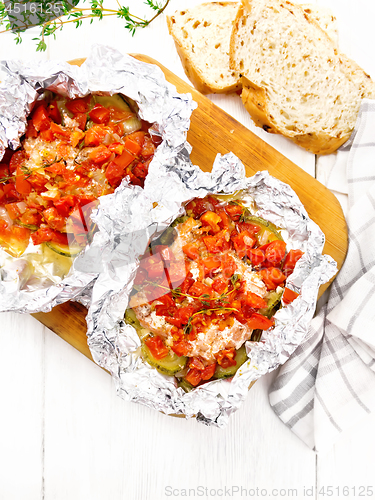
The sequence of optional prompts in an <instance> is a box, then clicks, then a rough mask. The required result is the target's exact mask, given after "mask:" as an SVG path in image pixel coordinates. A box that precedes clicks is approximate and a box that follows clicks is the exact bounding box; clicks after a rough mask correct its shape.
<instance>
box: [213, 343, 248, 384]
mask: <svg viewBox="0 0 375 500" xmlns="http://www.w3.org/2000/svg"><path fill="white" fill-rule="evenodd" d="M234 359H235V360H236V363H237V364H236V365H234V366H228V368H223V367H222V366H220V365H217V367H216V370H215V373H214V378H228V377H233V375H234V374H235V373H236V371H237V370H238V368H239V367H240V366H241V365H243V364H244V363H245V361H246V360H247V359H248V357H247V354H246V348H245V345H242V346H241V347H240V348H239V349H237V351H236V356H235V358H234Z"/></svg>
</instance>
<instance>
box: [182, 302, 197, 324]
mask: <svg viewBox="0 0 375 500" xmlns="http://www.w3.org/2000/svg"><path fill="white" fill-rule="evenodd" d="M199 308H200V306H197V307H195V306H184V307H181V308H180V309H179V310H178V316H179V318H180V319H181V321H182V324H183V325H186V324H187V322H188V321H189V319H190V318H191V316H192V315H193V314H194V313H195V312H197V310H199Z"/></svg>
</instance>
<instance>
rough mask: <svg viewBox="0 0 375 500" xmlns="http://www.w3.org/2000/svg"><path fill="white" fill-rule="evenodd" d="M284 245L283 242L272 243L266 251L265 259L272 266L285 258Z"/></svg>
mask: <svg viewBox="0 0 375 500" xmlns="http://www.w3.org/2000/svg"><path fill="white" fill-rule="evenodd" d="M285 250H286V243H285V242H284V241H280V240H275V241H272V242H271V243H270V244H269V245H268V247H267V249H266V253H265V255H266V259H267V260H268V262H271V263H272V264H273V265H274V266H275V265H276V264H279V263H280V262H281V261H282V260H283V259H284V257H285Z"/></svg>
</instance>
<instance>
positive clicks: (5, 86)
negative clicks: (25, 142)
mask: <svg viewBox="0 0 375 500" xmlns="http://www.w3.org/2000/svg"><path fill="white" fill-rule="evenodd" d="M1 69H2V71H3V72H4V73H5V75H6V77H5V81H4V82H3V83H2V85H1V87H0V160H1V158H2V157H3V155H4V151H5V149H6V148H7V147H10V148H12V149H13V150H15V149H17V148H18V147H19V146H20V137H21V136H22V135H23V134H24V133H25V130H26V123H27V121H26V118H27V116H28V115H29V114H30V112H31V111H32V109H33V105H34V103H35V101H36V100H37V99H38V98H39V97H40V96H41V95H42V94H43V92H44V91H45V90H50V91H53V92H56V93H58V94H61V95H63V96H68V97H70V98H75V97H83V96H85V95H87V94H88V93H96V94H102V95H112V94H115V93H123V94H124V95H126V96H128V97H130V98H131V99H133V100H134V101H136V103H137V104H138V106H139V115H140V117H141V118H143V119H144V120H146V121H148V122H150V123H152V124H154V125H153V127H152V130H151V133H153V134H156V135H159V136H160V137H161V138H162V143H161V144H160V146H159V147H158V151H157V154H156V155H155V156H156V157H157V159H155V160H153V161H152V162H151V165H150V171H151V172H152V171H153V169H155V168H157V165H159V164H164V163H165V164H168V165H169V166H174V165H176V168H183V167H184V165H185V164H189V158H188V156H189V155H188V153H189V145H188V144H187V143H186V134H187V131H188V129H189V126H190V116H191V113H192V111H193V109H195V107H196V105H195V103H194V102H193V101H192V98H191V95H190V94H186V95H181V94H178V93H177V92H176V89H175V88H174V87H173V86H172V85H170V84H169V83H168V82H167V81H166V80H165V77H164V74H163V73H162V71H161V70H160V69H159V68H158V67H157V66H154V65H150V64H146V63H143V62H140V61H138V60H136V59H134V58H133V57H130V56H127V55H123V54H121V53H120V52H118V51H116V50H114V49H112V48H110V47H105V46H100V45H96V46H93V48H92V51H91V54H90V55H89V57H88V58H87V60H86V61H85V63H84V64H83V65H82V66H81V67H77V66H71V65H70V64H68V63H66V62H58V61H47V62H35V61H29V62H27V61H12V60H9V61H3V62H2V63H1ZM140 191H142V190H141V189H140V188H134V187H133V186H129V184H128V179H125V180H124V181H123V183H122V185H121V186H120V187H119V188H117V190H116V192H115V194H114V195H113V196H112V195H111V196H110V199H111V200H113V198H114V199H115V203H116V205H117V206H122V205H123V204H126V203H127V202H128V199H129V196H130V197H131V196H133V197H134V198H136V197H137V196H138V194H139V192H140ZM105 198H106V197H105V196H104V197H102V198H100V204H99V208H98V210H97V211H98V212H99V213H100V212H101V210H102V206H104V207H107V206H108V203H111V202H108V200H106V199H105ZM112 208H115V207H112ZM148 208H149V207H148V206H147V210H148ZM142 210H143V208H142ZM147 210H145V211H147ZM117 215H118V216H119V222H118V224H119V225H120V226H121V217H123V215H122V214H121V213H118V212H116V211H115V212H113V211H112V212H111V216H115V217H117ZM116 224H117V223H114V226H115V229H116V227H117V226H116ZM112 237H113V235H112V234H111V233H108V232H106V230H103V231H102V232H100V233H99V234H96V235H95V237H94V241H95V251H96V253H95V252H94V251H90V247H89V246H88V247H86V250H85V251H83V252H82V253H81V254H80V255H79V257H78V258H76V259H75V261H74V263H73V266H72V268H71V270H70V272H69V274H68V275H67V276H66V277H65V278H64V279H63V280H61V278H59V276H58V275H57V273H55V271H54V269H53V265H51V266H50V267H51V268H50V269H49V276H50V277H49V279H43V278H40V279H36V278H35V279H33V278H32V277H31V281H30V269H29V266H28V262H27V260H26V259H25V258H22V257H20V258H18V259H16V258H12V257H9V255H8V254H7V253H6V252H4V250H2V249H0V311H10V310H11V311H17V312H28V313H31V312H37V311H49V310H51V308H52V307H53V306H55V305H57V304H60V303H62V302H65V301H67V300H71V299H75V300H79V301H80V302H82V303H84V304H85V305H88V303H89V300H90V296H91V289H92V285H93V281H94V280H95V278H96V277H97V275H98V273H99V272H100V270H101V269H102V266H101V261H102V252H101V251H98V249H100V248H101V246H103V247H104V246H106V248H107V247H108V246H110V244H108V241H110V240H111V238H112ZM28 251H29V249H28ZM31 251H32V252H33V251H35V249H34V248H32V249H31Z"/></svg>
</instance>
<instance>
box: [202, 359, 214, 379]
mask: <svg viewBox="0 0 375 500" xmlns="http://www.w3.org/2000/svg"><path fill="white" fill-rule="evenodd" d="M215 370H216V363H212V364H211V365H208V366H206V367H205V369H204V370H203V371H202V380H210V378H212V377H213V376H214V373H215Z"/></svg>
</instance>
